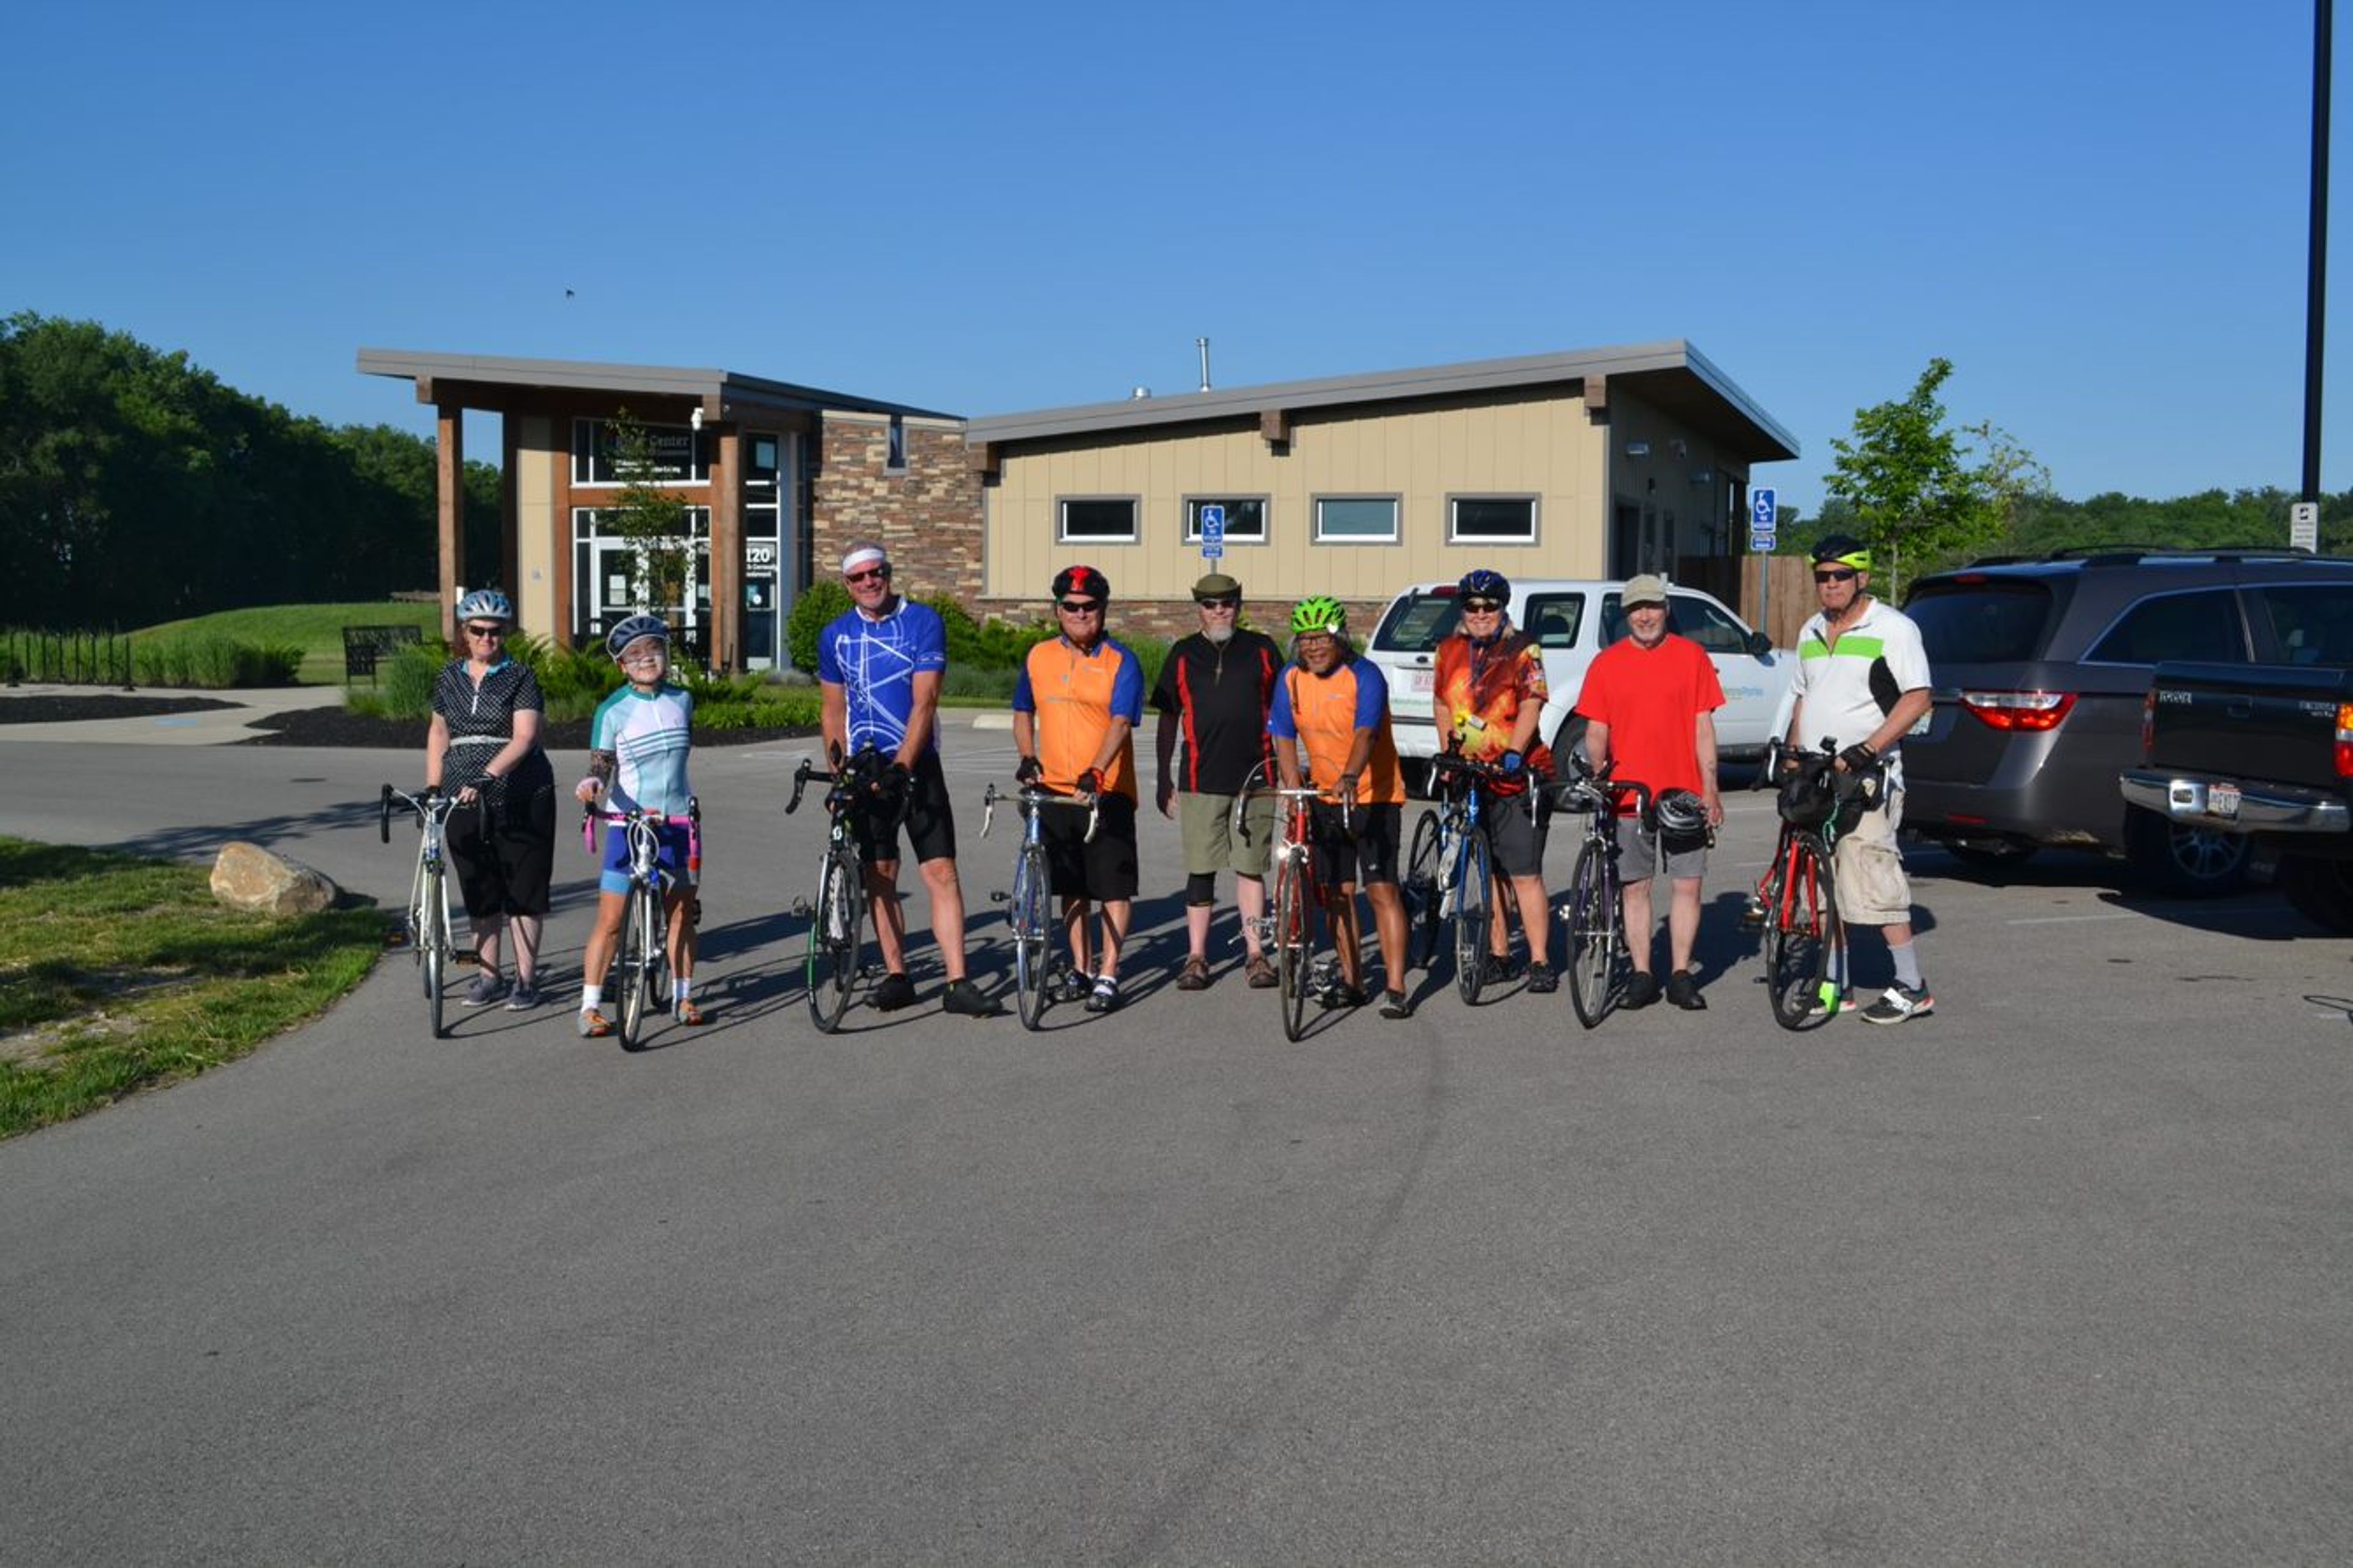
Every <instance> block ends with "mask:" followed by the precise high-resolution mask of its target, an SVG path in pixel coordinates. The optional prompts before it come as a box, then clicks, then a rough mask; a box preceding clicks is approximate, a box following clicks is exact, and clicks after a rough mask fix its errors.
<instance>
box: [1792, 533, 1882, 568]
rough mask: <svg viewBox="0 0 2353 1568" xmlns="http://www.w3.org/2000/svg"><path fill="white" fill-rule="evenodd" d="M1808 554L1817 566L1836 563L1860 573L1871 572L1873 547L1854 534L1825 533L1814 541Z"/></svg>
mask: <svg viewBox="0 0 2353 1568" xmlns="http://www.w3.org/2000/svg"><path fill="white" fill-rule="evenodd" d="M1807 553H1808V554H1809V555H1810V556H1812V557H1813V561H1814V564H1816V565H1817V566H1819V565H1821V564H1822V563H1825V562H1835V563H1838V564H1839V565H1841V566H1852V567H1853V568H1854V569H1855V570H1856V571H1858V572H1868V571H1870V570H1871V547H1870V546H1869V545H1867V544H1865V543H1864V542H1862V540H1860V539H1857V538H1856V537H1855V536H1854V535H1853V534H1852V533H1825V534H1823V535H1822V536H1821V537H1820V539H1817V540H1815V541H1814V547H1813V548H1812V549H1811V550H1810V551H1808V552H1807Z"/></svg>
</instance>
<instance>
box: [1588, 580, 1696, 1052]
mask: <svg viewBox="0 0 2353 1568" xmlns="http://www.w3.org/2000/svg"><path fill="white" fill-rule="evenodd" d="M1619 602H1620V605H1623V607H1624V609H1625V611H1626V625H1627V628H1628V635H1627V636H1626V637H1622V638H1620V640H1619V641H1617V642H1614V643H1612V644H1610V645H1609V647H1606V648H1604V649H1602V650H1601V654H1600V657H1599V658H1596V659H1595V660H1594V661H1593V663H1592V664H1591V666H1589V667H1588V668H1587V670H1586V672H1585V689H1584V690H1582V691H1581V692H1579V693H1578V694H1577V711H1578V712H1580V713H1582V714H1584V715H1585V718H1586V728H1585V752H1586V755H1587V757H1588V759H1589V760H1590V761H1591V762H1592V763H1593V767H1594V770H1595V771H1596V772H1600V771H1602V770H1604V769H1607V768H1609V766H1610V764H1611V763H1616V764H1617V772H1618V775H1619V776H1620V778H1623V779H1625V780H1628V781H1630V782H1631V783H1635V784H1648V785H1650V786H1651V798H1652V799H1653V800H1655V799H1657V798H1658V797H1659V796H1661V795H1664V794H1665V793H1666V792H1667V791H1669V790H1672V789H1680V790H1689V791H1691V792H1692V793H1693V794H1694V795H1698V796H1699V797H1700V799H1701V801H1702V802H1703V803H1704V805H1706V808H1707V824H1708V826H1709V827H1711V828H1713V827H1715V826H1719V825H1721V824H1722V823H1723V821H1724V799H1723V796H1721V795H1718V794H1717V793H1716V787H1715V710H1717V709H1719V708H1721V707H1723V706H1724V687H1723V685H1722V684H1721V683H1720V682H1718V681H1717V679H1716V678H1715V665H1714V664H1713V663H1711V662H1710V661H1709V659H1708V657H1707V654H1706V653H1705V652H1704V650H1703V649H1702V648H1701V647H1700V646H1699V645H1698V644H1697V643H1695V642H1694V641H1692V640H1691V639H1690V638H1689V637H1677V636H1675V635H1674V634H1672V633H1671V632H1669V631H1668V630H1667V584H1666V579H1664V578H1662V577H1655V576H1648V575H1646V576H1641V577H1637V578H1635V579H1633V580H1632V581H1631V582H1630V583H1628V584H1626V587H1625V591H1624V593H1623V594H1622V595H1620V601H1619ZM1652 842H1653V840H1652V839H1651V837H1647V836H1646V835H1644V834H1643V832H1642V831H1641V827H1640V825H1638V824H1637V823H1636V822H1634V821H1633V820H1632V819H1630V818H1627V819H1621V820H1620V822H1619V824H1618V869H1619V872H1620V876H1621V878H1622V879H1623V882H1624V887H1625V907H1626V937H1627V945H1628V947H1629V948H1630V957H1631V958H1632V960H1633V963H1634V977H1633V979H1632V980H1630V981H1629V982H1628V983H1627V986H1626V1005H1627V1006H1629V1007H1647V1006H1649V1005H1651V1003H1653V1002H1655V1001H1657V1000H1658V999H1659V982H1658V980H1657V979H1656V977H1654V976H1653V975H1652V974H1651V879H1652V878H1653V877H1655V876H1656V875H1657V874H1658V873H1659V871H1660V870H1661V869H1662V866H1661V864H1660V861H1661V860H1663V862H1664V865H1663V869H1664V871H1665V872H1666V876H1667V879H1668V882H1669V884H1670V886H1671V888H1672V897H1671V900H1670V901H1669V903H1668V906H1667V950H1668V954H1669V957H1670V960H1671V968H1670V971H1669V973H1668V975H1667V986H1666V995H1667V1000H1668V1001H1670V1002H1672V1003H1673V1004H1674V1005H1676V1006H1678V1007H1687V1008H1700V1007H1704V1006H1706V1005H1707V1001H1706V999H1705V998H1704V997H1703V996H1701V995H1700V994H1699V985H1698V984H1697V983H1696V982H1694V980H1693V979H1692V973H1691V962H1692V945H1693V943H1694V942H1695V941H1696V940H1697V938H1698V936H1699V884H1700V879H1701V878H1702V877H1703V876H1704V875H1705V874H1706V871H1707V839H1706V838H1705V837H1694V838H1692V839H1690V840H1689V841H1683V840H1678V839H1675V838H1672V837H1668V836H1667V835H1666V834H1664V833H1662V834H1659V835H1658V836H1657V839H1656V842H1657V844H1658V846H1659V854H1658V855H1657V856H1655V857H1654V856H1653V854H1652V851H1651V844H1652Z"/></svg>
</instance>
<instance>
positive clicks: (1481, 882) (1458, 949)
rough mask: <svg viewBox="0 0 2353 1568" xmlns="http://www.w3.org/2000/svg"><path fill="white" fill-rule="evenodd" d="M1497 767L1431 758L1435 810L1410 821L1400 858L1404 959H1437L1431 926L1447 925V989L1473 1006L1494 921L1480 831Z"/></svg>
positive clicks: (1484, 970)
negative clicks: (1450, 984) (1450, 936)
mask: <svg viewBox="0 0 2353 1568" xmlns="http://www.w3.org/2000/svg"><path fill="white" fill-rule="evenodd" d="M1503 776H1504V773H1503V770H1502V769H1501V768H1497V767H1493V766H1491V765H1490V764H1488V763H1474V762H1472V761H1471V760H1469V759H1468V758H1465V757H1458V756H1452V755H1450V754H1447V753H1443V752H1441V753H1440V754H1439V755H1438V756H1435V757H1432V758H1430V789H1431V791H1432V792H1433V793H1434V794H1435V795H1437V796H1438V800H1439V805H1438V809H1437V810H1435V811H1432V812H1429V813H1426V814H1424V815H1423V816H1422V819H1421V820H1420V821H1419V822H1418V823H1416V824H1415V825H1414V829H1413V848H1412V851H1411V852H1410V853H1409V854H1408V855H1407V856H1406V861H1405V865H1406V872H1405V911H1406V928H1405V940H1406V963H1407V966H1408V967H1409V968H1410V967H1414V966H1416V965H1419V966H1420V967H1423V968H1427V967H1429V966H1430V964H1431V963H1435V962H1436V961H1437V958H1438V928H1439V927H1440V925H1441V924H1443V923H1445V922H1446V921H1453V922H1454V988H1455V990H1457V991H1459V992H1461V994H1462V1000H1463V1002H1464V1003H1465V1004H1466V1005H1470V1006H1474V1007H1475V1006H1477V1005H1479V991H1480V988H1481V987H1482V986H1483V985H1484V984H1486V981H1487V922H1488V921H1489V920H1490V919H1492V918H1493V888H1494V874H1493V867H1491V866H1490V865H1489V863H1488V858H1487V836H1486V834H1485V833H1484V832H1482V830H1481V829H1480V826H1479V814H1480V810H1481V802H1482V799H1483V798H1484V796H1485V795H1486V793H1487V790H1486V786H1487V785H1488V784H1490V783H1491V782H1493V780H1495V779H1498V778H1501V777H1503Z"/></svg>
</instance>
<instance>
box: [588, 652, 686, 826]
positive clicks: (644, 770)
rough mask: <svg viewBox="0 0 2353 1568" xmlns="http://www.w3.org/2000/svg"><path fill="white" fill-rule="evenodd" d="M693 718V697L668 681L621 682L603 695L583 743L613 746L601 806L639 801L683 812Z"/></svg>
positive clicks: (669, 812) (622, 807)
mask: <svg viewBox="0 0 2353 1568" xmlns="http://www.w3.org/2000/svg"><path fill="white" fill-rule="evenodd" d="M693 723H694V699H693V698H692V697H691V696H690V695H688V694H687V693H686V692H685V691H683V690H681V689H679V688H677V687H675V686H672V685H670V683H668V682H667V681H665V682H663V683H662V684H661V685H660V686H659V687H657V688H655V689H653V690H652V691H649V692H645V691H639V690H638V689H637V688H636V687H634V686H624V687H622V688H621V689H619V690H618V691H616V692H614V693H613V695H611V696H610V697H607V699H605V700H604V701H603V702H602V703H600V704H599V705H598V706H597V709H596V721H594V722H593V723H591V724H590V725H589V727H588V748H589V750H591V751H595V752H612V753H613V755H614V757H615V758H616V759H617V762H618V764H619V765H618V767H617V769H616V771H615V773H614V774H613V782H612V785H611V787H610V788H609V789H608V790H607V794H606V797H605V805H606V808H607V810H610V811H627V810H628V809H629V808H630V807H631V806H643V807H644V808H645V809H646V810H648V811H654V812H659V813H661V814H662V815H663V816H685V815H686V803H687V798H688V797H689V796H690V795H692V794H693V790H692V789H691V786H690V785H689V784H687V782H686V758H687V753H688V752H690V751H691V750H692V749H693V746H694V742H693V741H692V740H691V738H690V734H689V731H691V728H692V726H693Z"/></svg>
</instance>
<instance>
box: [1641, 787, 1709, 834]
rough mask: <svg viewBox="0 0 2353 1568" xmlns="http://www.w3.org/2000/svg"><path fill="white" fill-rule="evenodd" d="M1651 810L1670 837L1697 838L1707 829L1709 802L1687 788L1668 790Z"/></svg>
mask: <svg viewBox="0 0 2353 1568" xmlns="http://www.w3.org/2000/svg"><path fill="white" fill-rule="evenodd" d="M1651 812H1652V815H1654V816H1656V817H1657V818H1658V820H1659V831H1660V832H1661V833H1662V834H1663V835H1665V836H1666V837H1669V838H1697V837H1700V836H1701V835H1702V834H1704V833H1705V832H1706V831H1707V803H1706V802H1705V801H1704V800H1702V799H1700V797H1699V796H1698V795H1694V794H1693V793H1692V792H1691V791H1689V790H1687V789H1671V790H1668V791H1666V792H1665V793H1663V794H1662V795H1660V796H1659V799H1658V803H1657V805H1654V806H1652V807H1651Z"/></svg>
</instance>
